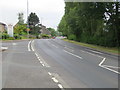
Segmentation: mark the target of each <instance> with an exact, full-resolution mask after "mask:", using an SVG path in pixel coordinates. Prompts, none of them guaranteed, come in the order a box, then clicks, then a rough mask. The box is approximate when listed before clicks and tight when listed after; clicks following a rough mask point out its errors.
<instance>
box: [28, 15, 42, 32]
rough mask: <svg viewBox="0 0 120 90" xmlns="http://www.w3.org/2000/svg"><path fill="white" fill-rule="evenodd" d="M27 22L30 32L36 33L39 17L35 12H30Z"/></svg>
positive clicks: (38, 28)
mask: <svg viewBox="0 0 120 90" xmlns="http://www.w3.org/2000/svg"><path fill="white" fill-rule="evenodd" d="M28 24H29V28H30V33H31V34H38V33H39V30H40V27H39V17H38V16H37V15H36V13H31V14H30V15H29V17H28Z"/></svg>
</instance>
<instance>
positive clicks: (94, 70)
mask: <svg viewBox="0 0 120 90" xmlns="http://www.w3.org/2000/svg"><path fill="white" fill-rule="evenodd" d="M3 46H5V47H8V49H7V50H6V51H4V52H3V53H2V66H3V67H2V68H3V69H2V72H3V73H2V74H3V77H2V78H3V80H2V84H3V86H2V87H3V88H60V89H63V88H113V90H115V89H114V88H118V87H119V85H118V80H119V75H120V72H119V69H120V67H119V65H118V63H119V61H118V57H117V56H115V55H109V54H105V53H102V52H99V51H94V50H91V49H88V48H85V47H81V46H78V45H75V44H73V43H69V42H65V41H63V40H60V39H36V40H26V41H21V42H14V41H13V42H9V43H7V42H6V43H3ZM102 90H103V89H102Z"/></svg>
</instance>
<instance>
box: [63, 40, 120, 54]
mask: <svg viewBox="0 0 120 90" xmlns="http://www.w3.org/2000/svg"><path fill="white" fill-rule="evenodd" d="M63 40H64V41H67V42H70V43H74V44H77V45H80V46H84V47H89V48H93V49H96V50H99V51H104V52H108V53H112V54H119V55H120V50H118V48H117V47H113V48H112V47H103V46H97V45H92V44H87V43H81V42H77V41H73V40H68V39H63ZM118 52H119V53H118Z"/></svg>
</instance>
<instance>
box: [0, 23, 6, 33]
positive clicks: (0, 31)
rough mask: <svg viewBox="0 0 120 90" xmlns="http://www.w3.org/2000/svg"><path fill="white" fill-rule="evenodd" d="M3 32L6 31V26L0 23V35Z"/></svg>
mask: <svg viewBox="0 0 120 90" xmlns="http://www.w3.org/2000/svg"><path fill="white" fill-rule="evenodd" d="M5 30H7V25H6V24H4V23H2V22H0V33H2V32H4V31H5Z"/></svg>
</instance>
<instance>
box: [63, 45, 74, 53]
mask: <svg viewBox="0 0 120 90" xmlns="http://www.w3.org/2000/svg"><path fill="white" fill-rule="evenodd" d="M64 48H66V49H68V50H70V51H72V52H73V51H74V50H72V49H70V48H68V47H66V46H65V47H64Z"/></svg>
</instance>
